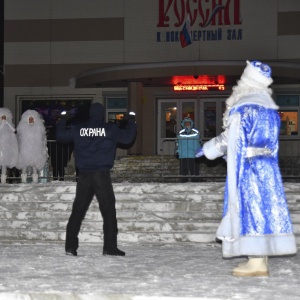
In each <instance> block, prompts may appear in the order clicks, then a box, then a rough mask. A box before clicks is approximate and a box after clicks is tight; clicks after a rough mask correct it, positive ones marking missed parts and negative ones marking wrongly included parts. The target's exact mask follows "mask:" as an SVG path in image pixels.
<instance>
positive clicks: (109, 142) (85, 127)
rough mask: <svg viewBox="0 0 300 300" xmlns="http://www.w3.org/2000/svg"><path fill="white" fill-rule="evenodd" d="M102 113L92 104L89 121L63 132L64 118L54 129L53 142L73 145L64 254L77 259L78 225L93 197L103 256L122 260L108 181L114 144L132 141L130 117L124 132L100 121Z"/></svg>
mask: <svg viewBox="0 0 300 300" xmlns="http://www.w3.org/2000/svg"><path fill="white" fill-rule="evenodd" d="M104 116H105V109H104V107H103V105H102V104H100V103H93V104H92V105H91V107H90V111H89V117H90V118H89V120H88V121H85V122H83V123H80V124H77V125H75V126H74V127H71V128H68V129H67V128H66V118H61V120H60V121H59V122H58V123H57V125H56V140H57V141H58V142H62V143H69V142H73V143H74V157H75V163H76V167H77V169H78V172H79V174H78V181H77V187H76V195H75V200H74V203H73V208H72V213H71V216H70V218H69V221H68V224H67V230H66V241H65V250H66V254H68V255H74V256H77V249H78V244H79V240H78V234H79V231H80V227H81V223H82V221H83V219H84V217H85V214H86V212H87V210H88V208H89V205H90V204H91V202H92V200H93V197H94V195H96V198H97V201H98V203H99V208H100V212H101V215H102V218H103V236H104V237H103V241H104V244H103V255H115V256H125V252H123V251H121V250H119V249H118V248H117V234H118V226H117V218H116V208H115V195H114V191H113V186H112V182H111V178H110V170H111V168H112V167H113V165H114V159H115V152H116V145H117V143H122V144H128V143H130V142H132V141H133V140H134V139H135V136H136V123H135V120H134V117H132V118H131V119H129V120H128V125H127V128H126V129H119V128H118V127H117V126H116V125H114V124H112V123H106V122H105V121H104Z"/></svg>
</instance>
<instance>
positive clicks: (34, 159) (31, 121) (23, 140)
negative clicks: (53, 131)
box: [16, 109, 48, 183]
mask: <svg viewBox="0 0 300 300" xmlns="http://www.w3.org/2000/svg"><path fill="white" fill-rule="evenodd" d="M17 137H18V144H19V159H18V163H17V166H16V167H17V168H18V169H19V170H22V173H21V180H22V182H23V183H25V182H26V181H27V168H28V167H31V168H32V181H33V183H37V182H38V177H39V175H38V171H40V170H42V169H43V168H44V166H45V163H46V161H47V159H48V149H47V137H46V129H45V125H44V120H43V119H42V118H41V116H40V114H39V113H38V112H37V111H35V110H31V109H28V110H26V111H25V112H24V113H23V115H22V118H21V120H20V122H19V124H18V127H17Z"/></svg>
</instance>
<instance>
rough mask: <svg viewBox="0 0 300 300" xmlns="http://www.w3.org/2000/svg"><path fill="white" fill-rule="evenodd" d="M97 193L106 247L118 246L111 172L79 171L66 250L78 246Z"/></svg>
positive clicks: (68, 225) (68, 226)
mask: <svg viewBox="0 0 300 300" xmlns="http://www.w3.org/2000/svg"><path fill="white" fill-rule="evenodd" d="M94 195H96V198H97V201H98V203H99V209H100V212H101V215H102V218H103V235H104V246H103V247H104V249H110V248H116V247H117V234H118V226H117V218H116V208H115V203H116V200H115V195H114V191H113V186H112V183H111V179H110V173H109V172H98V171H97V172H87V173H82V172H80V173H79V176H78V181H77V187H76V196H75V200H74V203H73V208H72V213H71V216H70V218H69V222H68V224H67V234H66V244H65V247H66V250H67V249H70V248H71V249H74V250H76V249H77V248H78V234H79V231H80V227H81V223H82V221H83V219H84V217H85V215H86V212H87V210H88V208H89V206H90V204H91V202H92V200H93V197H94Z"/></svg>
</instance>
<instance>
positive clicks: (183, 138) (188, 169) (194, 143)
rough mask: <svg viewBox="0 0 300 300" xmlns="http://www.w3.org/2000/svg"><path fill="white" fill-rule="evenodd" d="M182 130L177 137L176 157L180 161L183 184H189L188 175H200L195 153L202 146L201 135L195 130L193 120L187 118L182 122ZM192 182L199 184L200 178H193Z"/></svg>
mask: <svg viewBox="0 0 300 300" xmlns="http://www.w3.org/2000/svg"><path fill="white" fill-rule="evenodd" d="M181 126H182V128H183V129H182V130H181V131H179V133H178V135H177V142H176V156H177V158H178V159H179V172H180V175H183V176H182V177H181V178H180V181H181V182H188V180H189V178H188V177H187V175H189V174H190V175H195V176H197V175H199V164H198V163H197V161H196V159H195V151H196V150H197V149H198V148H199V147H200V145H201V144H202V141H201V137H200V133H199V131H198V130H197V129H195V128H194V122H193V120H192V119H191V118H189V117H185V118H184V119H183V120H182V121H181ZM191 181H192V182H198V181H199V178H197V177H191Z"/></svg>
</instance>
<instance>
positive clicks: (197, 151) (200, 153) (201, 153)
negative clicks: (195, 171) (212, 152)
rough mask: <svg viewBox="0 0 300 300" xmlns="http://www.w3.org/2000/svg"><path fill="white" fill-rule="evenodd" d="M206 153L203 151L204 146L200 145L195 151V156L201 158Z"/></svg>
mask: <svg viewBox="0 0 300 300" xmlns="http://www.w3.org/2000/svg"><path fill="white" fill-rule="evenodd" d="M203 155H204V152H203V148H202V147H199V148H198V149H197V150H196V151H195V157H197V158H199V157H201V156H203Z"/></svg>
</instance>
